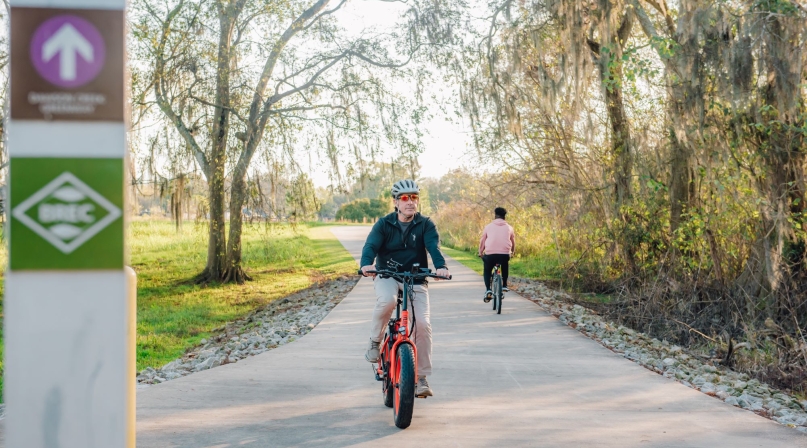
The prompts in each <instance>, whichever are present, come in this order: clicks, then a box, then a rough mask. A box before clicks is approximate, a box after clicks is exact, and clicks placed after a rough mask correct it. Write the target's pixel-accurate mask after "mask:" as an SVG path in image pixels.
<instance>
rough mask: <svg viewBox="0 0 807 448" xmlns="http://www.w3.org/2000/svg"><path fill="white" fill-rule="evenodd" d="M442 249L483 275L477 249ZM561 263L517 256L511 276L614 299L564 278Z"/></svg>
mask: <svg viewBox="0 0 807 448" xmlns="http://www.w3.org/2000/svg"><path fill="white" fill-rule="evenodd" d="M441 249H442V251H443V252H444V253H445V254H446V255H448V256H450V257H451V258H453V259H455V260H457V261H459V262H460V263H462V264H463V265H464V266H466V267H468V268H471V269H473V270H474V271H475V272H476V273H477V274H479V275H482V259H481V258H479V257H477V256H476V251H473V252H470V251H466V250H460V249H453V248H450V247H446V246H443V247H442V248H441ZM561 274H562V272H561V266H560V263H558V262H557V260H556V259H552V258H543V257H516V258H513V259H512V260H510V276H512V277H521V278H529V279H533V280H540V281H543V282H545V283H547V285H548V286H550V287H553V288H560V289H564V290H567V291H569V292H576V293H577V297H579V298H581V299H583V300H585V301H586V302H591V303H609V302H611V300H612V299H613V296H612V295H610V294H599V293H593V292H584V291H581V290H580V289H581V288H580V287H579V286H578V285H577V284H572V282H571V281H570V280H569V279H568V278H564V277H563V276H562V275H561Z"/></svg>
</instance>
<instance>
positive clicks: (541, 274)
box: [441, 246, 559, 281]
mask: <svg viewBox="0 0 807 448" xmlns="http://www.w3.org/2000/svg"><path fill="white" fill-rule="evenodd" d="M441 249H442V250H443V252H445V253H446V255H448V256H450V257H451V258H453V259H455V260H457V261H459V262H460V263H462V264H463V265H465V266H466V267H469V268H471V269H473V270H474V271H476V273H477V274H480V275H481V274H482V259H481V258H479V257H477V256H476V252H468V251H465V250H459V249H452V248H450V247H446V246H443V247H442V248H441ZM558 269H559V267H558V265H557V264H556V263H553V262H552V261H547V260H545V259H543V258H527V257H516V258H513V259H512V260H510V275H511V276H513V277H524V278H534V279H538V280H550V281H553V280H557V279H558V278H559V276H558Z"/></svg>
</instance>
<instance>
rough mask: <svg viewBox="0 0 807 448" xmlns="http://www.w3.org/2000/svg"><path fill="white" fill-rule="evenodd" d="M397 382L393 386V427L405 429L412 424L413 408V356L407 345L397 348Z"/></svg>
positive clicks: (410, 348) (410, 347)
mask: <svg viewBox="0 0 807 448" xmlns="http://www.w3.org/2000/svg"><path fill="white" fill-rule="evenodd" d="M398 381H399V382H398V384H395V385H393V389H394V391H395V392H394V397H393V398H394V400H393V401H394V403H393V404H394V406H393V408H392V413H393V417H394V419H395V426H397V427H399V428H401V429H406V428H408V427H409V425H410V424H411V423H412V411H413V410H414V408H415V356H414V353H413V352H412V346H410V345H409V344H401V345H400V346H399V347H398Z"/></svg>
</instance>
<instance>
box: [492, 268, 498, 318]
mask: <svg viewBox="0 0 807 448" xmlns="http://www.w3.org/2000/svg"><path fill="white" fill-rule="evenodd" d="M498 281H499V276H498V275H497V274H496V273H495V272H494V273H493V281H491V286H492V292H493V300H491V302H493V311H496V290H497V289H498V288H497V287H496V285H497V283H496V282H498Z"/></svg>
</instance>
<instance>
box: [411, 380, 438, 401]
mask: <svg viewBox="0 0 807 448" xmlns="http://www.w3.org/2000/svg"><path fill="white" fill-rule="evenodd" d="M415 396H416V397H418V398H426V397H433V396H434V394H433V393H432V389H431V387H429V382H428V381H426V377H425V376H420V377H418V384H417V388H416V389H415Z"/></svg>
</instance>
